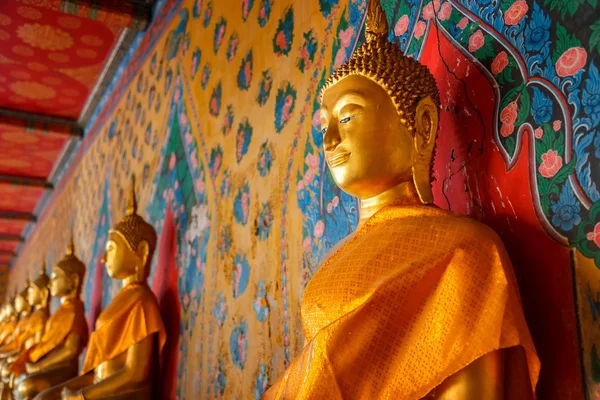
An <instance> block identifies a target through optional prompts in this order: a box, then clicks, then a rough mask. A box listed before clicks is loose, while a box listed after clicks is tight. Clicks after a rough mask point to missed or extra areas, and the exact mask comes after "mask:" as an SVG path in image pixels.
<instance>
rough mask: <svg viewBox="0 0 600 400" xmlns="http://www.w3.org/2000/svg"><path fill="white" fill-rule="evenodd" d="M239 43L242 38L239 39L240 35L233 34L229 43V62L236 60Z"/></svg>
mask: <svg viewBox="0 0 600 400" xmlns="http://www.w3.org/2000/svg"><path fill="white" fill-rule="evenodd" d="M239 43H240V38H239V37H238V34H237V33H232V34H231V36H229V43H228V44H227V62H232V61H233V59H234V58H235V54H236V53H237V49H238V44H239Z"/></svg>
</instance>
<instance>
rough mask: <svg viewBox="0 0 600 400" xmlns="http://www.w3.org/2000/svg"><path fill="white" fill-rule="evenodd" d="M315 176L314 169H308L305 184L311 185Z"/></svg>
mask: <svg viewBox="0 0 600 400" xmlns="http://www.w3.org/2000/svg"><path fill="white" fill-rule="evenodd" d="M314 177H315V174H314V173H313V171H312V169H309V170H308V171H306V174H304V185H309V184H310V183H311V182H312V181H313V179H314Z"/></svg>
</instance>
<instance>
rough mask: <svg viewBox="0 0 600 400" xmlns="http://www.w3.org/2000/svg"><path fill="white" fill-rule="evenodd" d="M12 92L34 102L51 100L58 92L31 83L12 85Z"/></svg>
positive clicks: (23, 82) (48, 87) (24, 82)
mask: <svg viewBox="0 0 600 400" xmlns="http://www.w3.org/2000/svg"><path fill="white" fill-rule="evenodd" d="M10 90H12V91H13V93H16V94H18V95H20V96H23V97H26V98H29V99H34V100H45V99H51V98H53V97H55V96H56V90H54V88H51V87H50V86H46V85H42V84H41V83H37V82H30V81H18V82H14V83H11V84H10Z"/></svg>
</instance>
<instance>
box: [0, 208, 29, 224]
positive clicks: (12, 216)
mask: <svg viewBox="0 0 600 400" xmlns="http://www.w3.org/2000/svg"><path fill="white" fill-rule="evenodd" d="M0 219H9V220H18V221H27V222H36V221H37V217H36V216H35V215H33V214H31V213H26V212H19V211H0Z"/></svg>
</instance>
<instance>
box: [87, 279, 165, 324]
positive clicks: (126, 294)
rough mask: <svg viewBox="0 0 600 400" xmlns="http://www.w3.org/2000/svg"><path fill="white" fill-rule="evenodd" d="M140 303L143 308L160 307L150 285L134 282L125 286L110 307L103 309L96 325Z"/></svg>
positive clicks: (126, 311)
mask: <svg viewBox="0 0 600 400" xmlns="http://www.w3.org/2000/svg"><path fill="white" fill-rule="evenodd" d="M138 305H139V306H141V307H142V308H143V309H148V308H157V309H158V301H157V299H156V296H155V295H154V293H153V292H152V290H151V289H150V288H149V287H148V285H145V284H143V285H140V284H132V285H129V286H127V287H124V288H123V289H121V291H120V292H119V293H117V295H116V296H115V297H114V299H113V300H112V301H111V302H110V304H109V305H108V307H106V309H104V310H103V311H102V313H101V314H100V316H99V317H98V322H97V324H96V327H97V328H98V327H99V326H101V325H102V323H103V322H104V321H111V320H113V318H115V317H117V316H121V315H123V313H128V312H129V310H131V309H133V308H134V307H136V306H138Z"/></svg>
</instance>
